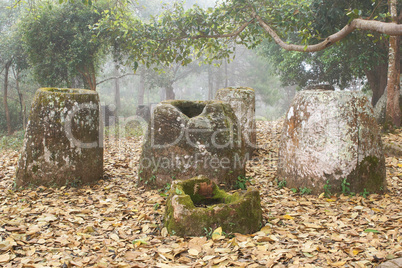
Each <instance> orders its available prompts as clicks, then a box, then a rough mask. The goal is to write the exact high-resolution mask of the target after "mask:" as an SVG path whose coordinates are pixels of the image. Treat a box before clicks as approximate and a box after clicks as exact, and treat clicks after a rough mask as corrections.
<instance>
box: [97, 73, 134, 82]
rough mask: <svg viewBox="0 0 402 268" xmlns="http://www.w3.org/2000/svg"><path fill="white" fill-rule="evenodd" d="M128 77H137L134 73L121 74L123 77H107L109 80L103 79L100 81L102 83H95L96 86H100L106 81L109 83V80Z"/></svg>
mask: <svg viewBox="0 0 402 268" xmlns="http://www.w3.org/2000/svg"><path fill="white" fill-rule="evenodd" d="M129 75H138V74H135V73H127V74H123V75H120V76H113V77H109V78H106V79H104V80H102V81H99V82H98V83H96V85H100V84H102V83H104V82H106V81H109V80H114V79H120V78H123V77H125V76H129Z"/></svg>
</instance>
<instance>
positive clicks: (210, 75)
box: [208, 65, 215, 100]
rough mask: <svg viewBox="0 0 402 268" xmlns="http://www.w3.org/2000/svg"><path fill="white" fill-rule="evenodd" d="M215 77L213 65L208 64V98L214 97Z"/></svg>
mask: <svg viewBox="0 0 402 268" xmlns="http://www.w3.org/2000/svg"><path fill="white" fill-rule="evenodd" d="M214 97H215V96H214V77H213V73H212V67H211V65H209V66H208V100H212V99H214Z"/></svg>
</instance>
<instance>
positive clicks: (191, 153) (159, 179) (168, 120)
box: [138, 100, 247, 188]
mask: <svg viewBox="0 0 402 268" xmlns="http://www.w3.org/2000/svg"><path fill="white" fill-rule="evenodd" d="M245 157H247V156H246V155H245V146H244V141H243V138H242V135H241V127H240V125H239V124H238V122H237V119H236V115H235V114H234V112H233V110H232V108H231V107H230V105H229V104H227V103H224V102H221V101H181V100H174V101H165V102H162V103H160V104H159V105H158V106H157V107H156V108H155V110H154V113H153V115H152V118H151V121H150V124H149V127H148V131H147V135H146V137H145V142H144V144H143V148H142V154H141V158H140V164H139V167H138V174H139V175H138V176H139V184H140V185H144V186H146V187H148V188H158V187H163V186H164V185H166V183H170V182H171V181H172V180H175V179H180V180H185V179H189V178H192V177H194V176H197V175H205V176H208V177H209V178H211V179H212V180H214V181H215V182H216V183H218V184H224V185H225V187H226V188H231V187H233V186H234V185H235V182H236V179H237V177H238V176H241V175H243V176H244V174H245V162H246V161H238V159H241V160H243V159H244V158H245Z"/></svg>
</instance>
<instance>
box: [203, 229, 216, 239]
mask: <svg viewBox="0 0 402 268" xmlns="http://www.w3.org/2000/svg"><path fill="white" fill-rule="evenodd" d="M204 232H205V237H206V238H207V239H211V238H212V234H213V233H214V230H213V229H212V228H211V227H209V228H206V227H204Z"/></svg>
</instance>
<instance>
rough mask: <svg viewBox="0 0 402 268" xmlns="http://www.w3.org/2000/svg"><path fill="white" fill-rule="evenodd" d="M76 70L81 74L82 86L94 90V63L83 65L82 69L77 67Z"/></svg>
mask: <svg viewBox="0 0 402 268" xmlns="http://www.w3.org/2000/svg"><path fill="white" fill-rule="evenodd" d="M77 70H78V72H79V73H80V74H81V75H82V79H83V80H84V87H85V88H87V89H90V90H93V91H96V74H95V66H94V64H93V63H91V64H89V65H88V66H84V67H83V69H81V68H78V67H77Z"/></svg>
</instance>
